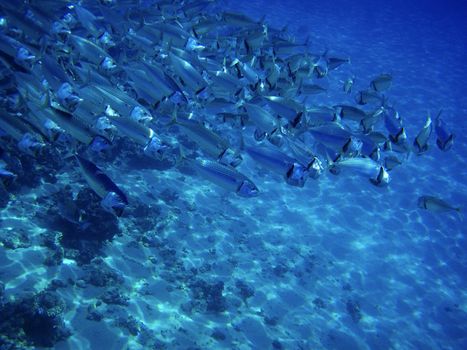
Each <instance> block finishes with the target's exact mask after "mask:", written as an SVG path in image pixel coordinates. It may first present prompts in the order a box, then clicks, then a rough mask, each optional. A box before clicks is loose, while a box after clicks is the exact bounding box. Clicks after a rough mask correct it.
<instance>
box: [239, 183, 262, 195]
mask: <svg viewBox="0 0 467 350" xmlns="http://www.w3.org/2000/svg"><path fill="white" fill-rule="evenodd" d="M237 194H238V195H239V196H241V197H247V198H250V197H256V196H257V195H258V194H259V189H258V187H256V185H255V184H254V183H253V182H252V181H250V180H248V179H245V180H243V181H242V183H241V184H240V186H239V187H238V189H237Z"/></svg>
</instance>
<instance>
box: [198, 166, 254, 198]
mask: <svg viewBox="0 0 467 350" xmlns="http://www.w3.org/2000/svg"><path fill="white" fill-rule="evenodd" d="M189 164H190V166H192V167H193V168H194V169H195V170H196V172H197V173H198V175H200V176H202V177H204V178H205V179H206V180H209V181H211V182H213V183H215V184H216V185H219V186H221V187H223V188H224V189H226V190H228V191H232V192H235V193H236V194H238V195H239V196H240V197H246V198H250V197H256V196H257V195H258V194H259V190H258V187H256V185H255V184H254V183H253V181H251V180H250V179H248V178H247V177H246V176H245V175H243V174H242V173H240V172H239V171H237V170H235V168H232V167H230V166H227V165H223V164H220V163H218V162H214V161H209V160H201V161H196V160H192V161H189Z"/></svg>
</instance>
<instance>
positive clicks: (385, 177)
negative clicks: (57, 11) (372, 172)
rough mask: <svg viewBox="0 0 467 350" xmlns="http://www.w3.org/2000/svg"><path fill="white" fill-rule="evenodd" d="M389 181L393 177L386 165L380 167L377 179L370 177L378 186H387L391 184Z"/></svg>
mask: <svg viewBox="0 0 467 350" xmlns="http://www.w3.org/2000/svg"><path fill="white" fill-rule="evenodd" d="M389 181H391V178H390V176H389V173H388V172H387V170H386V169H385V168H384V167H380V169H379V173H378V176H377V177H376V179H370V182H371V183H372V184H373V185H375V186H378V187H385V186H387V185H388V184H389Z"/></svg>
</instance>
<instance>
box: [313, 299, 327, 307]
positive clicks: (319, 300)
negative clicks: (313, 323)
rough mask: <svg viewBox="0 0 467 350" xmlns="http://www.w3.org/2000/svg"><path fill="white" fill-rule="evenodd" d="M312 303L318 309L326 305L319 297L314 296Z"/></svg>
mask: <svg viewBox="0 0 467 350" xmlns="http://www.w3.org/2000/svg"><path fill="white" fill-rule="evenodd" d="M313 304H314V305H315V306H316V307H317V308H319V309H324V308H325V307H326V305H325V304H324V301H323V299H321V298H315V299H314V300H313Z"/></svg>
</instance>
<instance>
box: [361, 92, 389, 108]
mask: <svg viewBox="0 0 467 350" xmlns="http://www.w3.org/2000/svg"><path fill="white" fill-rule="evenodd" d="M355 102H357V103H358V104H359V105H366V104H368V103H373V104H377V103H379V104H382V103H383V102H384V98H383V96H381V95H380V94H379V93H378V92H377V91H372V90H361V91H359V92H358V93H357V94H356V95H355Z"/></svg>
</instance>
